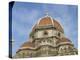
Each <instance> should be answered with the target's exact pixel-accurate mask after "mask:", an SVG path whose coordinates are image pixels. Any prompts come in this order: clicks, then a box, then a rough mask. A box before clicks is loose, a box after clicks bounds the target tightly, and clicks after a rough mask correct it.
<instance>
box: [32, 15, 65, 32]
mask: <svg viewBox="0 0 80 60" xmlns="http://www.w3.org/2000/svg"><path fill="white" fill-rule="evenodd" d="M48 25H52V26H53V27H55V28H56V29H57V30H58V31H61V32H63V33H64V30H63V28H62V27H61V25H60V24H59V22H57V21H56V20H54V19H52V17H50V16H46V17H43V18H41V19H40V20H39V21H38V23H37V24H36V25H34V27H33V29H32V30H33V31H34V30H35V29H36V27H38V26H48Z"/></svg>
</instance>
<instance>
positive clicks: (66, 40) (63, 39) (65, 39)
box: [57, 37, 72, 44]
mask: <svg viewBox="0 0 80 60" xmlns="http://www.w3.org/2000/svg"><path fill="white" fill-rule="evenodd" d="M63 42H66V43H67V42H69V43H72V42H71V41H70V40H69V39H68V38H66V37H64V38H61V39H59V40H58V41H57V44H59V43H63Z"/></svg>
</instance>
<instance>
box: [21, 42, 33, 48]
mask: <svg viewBox="0 0 80 60" xmlns="http://www.w3.org/2000/svg"><path fill="white" fill-rule="evenodd" d="M33 47H34V44H33V43H32V42H25V43H24V44H23V45H22V46H21V48H20V49H26V48H33Z"/></svg>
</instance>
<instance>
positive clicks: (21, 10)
mask: <svg viewBox="0 0 80 60" xmlns="http://www.w3.org/2000/svg"><path fill="white" fill-rule="evenodd" d="M46 10H47V11H48V13H49V15H50V16H52V18H54V19H56V20H57V21H58V22H60V24H61V25H62V27H63V28H64V32H65V36H66V37H67V38H69V39H70V40H71V41H72V42H73V44H74V46H75V47H76V48H77V47H78V13H77V12H78V7H77V6H76V5H60V4H42V3H29V2H28V3H27V2H15V3H14V6H13V9H12V40H14V44H13V48H12V54H13V55H14V54H15V53H16V51H17V50H18V49H19V48H20V46H21V45H22V44H23V43H24V42H25V41H28V38H29V33H30V32H31V29H32V27H33V25H34V24H35V23H37V21H38V20H39V18H41V17H43V16H45V13H46V12H45V11H46Z"/></svg>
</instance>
